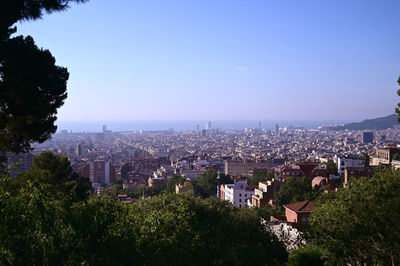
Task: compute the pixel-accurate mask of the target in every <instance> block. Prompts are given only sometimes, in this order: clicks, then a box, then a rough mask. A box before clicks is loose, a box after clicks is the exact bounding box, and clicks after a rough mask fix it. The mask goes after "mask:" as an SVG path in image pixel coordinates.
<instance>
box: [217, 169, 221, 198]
mask: <svg viewBox="0 0 400 266" xmlns="http://www.w3.org/2000/svg"><path fill="white" fill-rule="evenodd" d="M217 199H221V176H220V173H219V171H218V176H217Z"/></svg>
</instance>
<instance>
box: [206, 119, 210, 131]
mask: <svg viewBox="0 0 400 266" xmlns="http://www.w3.org/2000/svg"><path fill="white" fill-rule="evenodd" d="M206 130H211V121H208V122H207V123H206Z"/></svg>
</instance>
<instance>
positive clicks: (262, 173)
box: [247, 170, 274, 186]
mask: <svg viewBox="0 0 400 266" xmlns="http://www.w3.org/2000/svg"><path fill="white" fill-rule="evenodd" d="M273 177H274V175H273V174H271V173H270V172H269V171H268V170H258V171H255V172H254V174H253V177H252V178H251V179H249V180H248V181H247V184H248V185H250V186H258V183H259V182H265V181H267V180H272V178H273Z"/></svg>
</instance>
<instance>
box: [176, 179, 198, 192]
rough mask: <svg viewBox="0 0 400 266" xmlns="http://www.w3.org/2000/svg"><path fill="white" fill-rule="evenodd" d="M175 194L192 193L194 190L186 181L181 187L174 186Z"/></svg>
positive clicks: (179, 185)
mask: <svg viewBox="0 0 400 266" xmlns="http://www.w3.org/2000/svg"><path fill="white" fill-rule="evenodd" d="M175 192H176V194H182V193H194V188H193V185H192V183H190V182H189V181H186V182H185V183H184V184H183V185H181V184H176V185H175Z"/></svg>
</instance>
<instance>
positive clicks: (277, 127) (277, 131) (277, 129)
mask: <svg viewBox="0 0 400 266" xmlns="http://www.w3.org/2000/svg"><path fill="white" fill-rule="evenodd" d="M275 133H276V134H277V135H278V134H279V125H278V124H275Z"/></svg>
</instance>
